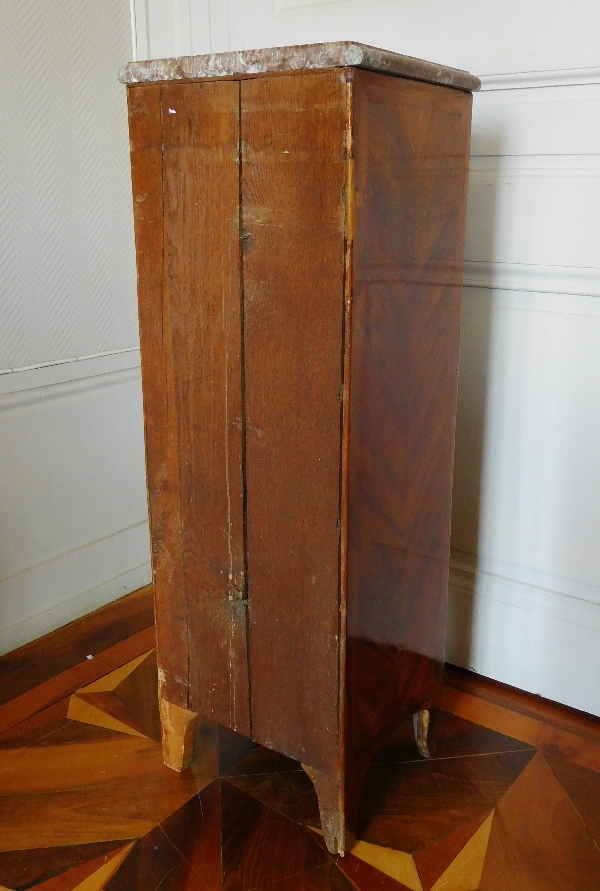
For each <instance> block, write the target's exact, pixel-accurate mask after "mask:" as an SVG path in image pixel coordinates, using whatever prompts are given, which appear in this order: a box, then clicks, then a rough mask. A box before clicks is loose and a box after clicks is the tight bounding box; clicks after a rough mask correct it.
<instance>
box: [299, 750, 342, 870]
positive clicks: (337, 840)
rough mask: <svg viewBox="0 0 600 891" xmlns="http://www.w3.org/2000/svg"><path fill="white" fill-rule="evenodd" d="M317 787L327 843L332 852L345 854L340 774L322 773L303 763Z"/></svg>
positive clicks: (322, 824) (322, 826) (322, 825)
mask: <svg viewBox="0 0 600 891" xmlns="http://www.w3.org/2000/svg"><path fill="white" fill-rule="evenodd" d="M302 767H303V769H304V770H305V772H306V773H307V774H308V776H309V777H310V779H311V780H312V782H313V786H314V787H315V792H316V793H317V798H318V800H319V813H320V815H321V828H322V830H323V835H324V836H325V844H326V845H327V850H328V851H329V853H330V854H339V855H340V857H343V856H344V848H345V836H346V832H345V820H344V787H343V783H342V780H341V778H340V777H339V776H332V775H331V774H326V773H322V772H321V771H320V770H315V769H314V768H312V767H308V766H307V765H306V764H303V765H302Z"/></svg>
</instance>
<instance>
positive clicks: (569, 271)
mask: <svg viewBox="0 0 600 891" xmlns="http://www.w3.org/2000/svg"><path fill="white" fill-rule="evenodd" d="M464 286H465V287H466V288H492V289H495V290H502V291H517V292H521V293H530V292H531V293H539V294H549V295H550V294H561V295H566V296H573V297H600V269H595V268H583V267H581V266H537V265H534V264H525V263H501V262H489V261H484V260H467V261H466V262H465V275H464ZM514 308H515V309H516V308H518V307H516V306H515V307H514ZM545 309H547V310H548V311H554V312H568V313H573V312H576V313H577V314H579V315H599V314H600V304H599V305H598V306H596V304H595V303H593V302H590V301H580V302H579V303H573V301H563V302H562V304H559V305H557V304H556V302H554V303H553V304H552V305H551V306H548V307H545Z"/></svg>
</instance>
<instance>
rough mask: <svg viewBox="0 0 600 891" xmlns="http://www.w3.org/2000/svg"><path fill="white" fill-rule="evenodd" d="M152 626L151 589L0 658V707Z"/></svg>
mask: <svg viewBox="0 0 600 891" xmlns="http://www.w3.org/2000/svg"><path fill="white" fill-rule="evenodd" d="M153 624H154V604H153V599H152V586H151V585H148V587H146V588H141V589H140V590H139V591H134V593H133V594H129V595H128V596H127V597H123V598H121V600H117V601H115V602H114V603H110V604H108V606H105V607H102V608H101V609H99V610H96V611H95V612H93V613H90V615H88V616H84V617H83V618H82V619H77V621H75V622H71V623H70V624H69V625H65V627H64V628H59V630H58V631H53V632H52V633H51V634H47V635H46V636H45V637H42V638H40V639H39V640H35V641H33V643H30V644H26V645H25V646H24V647H21V648H20V649H18V650H13V652H12V653H7V654H6V655H5V656H1V657H0V705H3V704H4V703H5V702H9V700H11V699H12V700H14V699H16V698H17V697H18V696H21V695H22V694H23V693H26V692H27V691H28V690H32V689H33V688H34V687H37V686H39V685H40V684H42V683H43V682H44V681H48V680H50V679H52V678H54V677H56V675H59V674H62V673H63V672H65V671H67V669H69V668H73V667H74V666H75V665H78V664H79V663H81V662H84V661H85V660H86V659H87V657H88V656H98V655H99V654H100V653H103V652H104V651H105V650H107V649H109V647H112V646H114V645H115V644H117V643H120V642H121V641H123V640H127V638H128V637H131V636H132V635H134V634H137V632H138V631H143V630H144V628H149V627H150V626H151V625H153Z"/></svg>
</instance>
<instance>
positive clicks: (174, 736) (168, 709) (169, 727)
mask: <svg viewBox="0 0 600 891" xmlns="http://www.w3.org/2000/svg"><path fill="white" fill-rule="evenodd" d="M159 707H160V724H161V728H162V748H163V760H164V762H165V764H166V766H167V767H170V768H171V769H172V770H176V771H178V772H179V773H181V771H182V770H185V768H186V767H189V765H190V764H191V761H192V759H193V757H194V735H195V731H196V720H197V717H198V716H197V714H196V713H195V712H190V711H188V710H187V709H185V708H181V706H178V705H173V703H172V702H168V700H166V699H163V698H162V697H159Z"/></svg>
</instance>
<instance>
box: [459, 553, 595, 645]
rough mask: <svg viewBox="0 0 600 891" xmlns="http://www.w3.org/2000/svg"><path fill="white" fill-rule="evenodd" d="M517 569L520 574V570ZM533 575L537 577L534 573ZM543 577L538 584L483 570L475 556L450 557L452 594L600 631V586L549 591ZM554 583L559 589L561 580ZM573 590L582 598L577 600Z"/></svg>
mask: <svg viewBox="0 0 600 891" xmlns="http://www.w3.org/2000/svg"><path fill="white" fill-rule="evenodd" d="M514 568H515V569H516V570H517V572H518V570H519V567H514ZM532 575H533V576H534V577H535V573H532ZM540 576H541V577H540V579H539V581H538V583H537V584H536V583H535V582H533V581H526V580H524V579H519V578H513V577H510V576H509V575H500V574H498V573H497V572H491V571H489V570H486V569H483V568H480V567H479V566H478V560H477V557H476V556H475V555H474V554H467V553H465V552H464V551H456V550H453V551H452V552H451V556H450V581H449V588H450V591H452V592H454V593H457V592H458V593H460V594H462V595H465V594H466V595H468V596H469V597H470V598H480V597H485V598H487V599H488V600H497V601H499V602H501V603H505V604H507V605H508V606H512V607H515V608H516V609H521V610H526V611H528V612H533V613H539V614H540V615H545V616H550V617H553V618H555V619H560V620H561V621H563V622H570V623H571V624H573V625H581V626H582V627H584V628H594V629H596V630H597V631H600V586H593V585H582V584H581V582H578V581H575V580H573V581H571V580H570V579H563V580H562V587H561V588H558V587H555V588H549V587H546V585H547V584H548V579H547V578H546V577H545V576H544V575H543V574H540ZM553 581H554V584H555V585H556V583H557V582H560V581H561V580H560V579H558V578H555V579H554V580H553ZM569 588H570V589H571V590H568V589H569ZM573 589H574V590H575V591H577V592H578V593H579V594H580V596H575V594H574V593H573ZM586 595H587V596H586Z"/></svg>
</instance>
